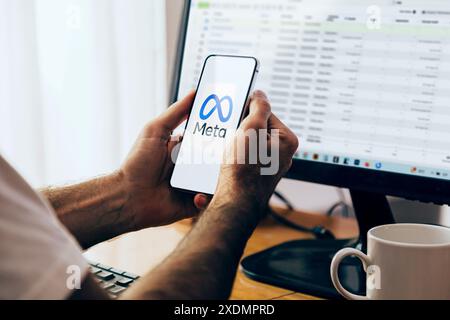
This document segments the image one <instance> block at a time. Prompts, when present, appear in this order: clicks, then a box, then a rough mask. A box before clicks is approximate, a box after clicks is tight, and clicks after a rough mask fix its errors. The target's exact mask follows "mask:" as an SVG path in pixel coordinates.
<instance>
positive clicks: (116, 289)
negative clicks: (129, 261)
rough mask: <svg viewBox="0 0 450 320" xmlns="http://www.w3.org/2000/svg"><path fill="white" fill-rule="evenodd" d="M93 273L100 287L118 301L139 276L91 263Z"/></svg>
mask: <svg viewBox="0 0 450 320" xmlns="http://www.w3.org/2000/svg"><path fill="white" fill-rule="evenodd" d="M89 264H90V266H91V273H92V274H93V275H94V277H95V279H96V280H97V282H98V283H99V284H100V287H102V288H103V289H105V290H106V292H107V293H108V294H109V296H110V297H111V298H112V299H117V298H118V297H119V296H120V295H121V294H122V293H124V292H125V290H127V289H128V288H129V287H130V286H131V285H132V284H133V283H134V282H135V281H136V280H137V279H139V276H137V275H135V274H132V273H129V272H126V271H123V270H119V269H116V268H113V267H109V266H106V265H104V264H101V263H96V262H92V261H91V262H89Z"/></svg>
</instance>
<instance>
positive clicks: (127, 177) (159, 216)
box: [120, 92, 203, 229]
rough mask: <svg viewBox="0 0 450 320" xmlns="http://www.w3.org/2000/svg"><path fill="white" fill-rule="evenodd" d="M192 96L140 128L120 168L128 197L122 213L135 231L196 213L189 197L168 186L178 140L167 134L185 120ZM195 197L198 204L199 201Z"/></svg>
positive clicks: (192, 93)
mask: <svg viewBox="0 0 450 320" xmlns="http://www.w3.org/2000/svg"><path fill="white" fill-rule="evenodd" d="M194 94H195V93H194V92H191V93H190V94H189V95H188V96H187V97H185V98H184V99H183V100H181V101H179V102H177V103H175V104H174V105H172V106H171V107H170V108H169V109H168V110H167V111H166V112H165V113H164V114H162V115H161V116H159V117H158V118H157V119H155V120H154V121H152V122H150V123H149V124H148V125H147V126H146V127H145V128H144V130H143V131H142V133H141V135H140V136H139V138H138V139H137V141H136V143H135V145H134V147H133V149H132V150H131V152H130V154H129V156H128V158H127V159H126V161H125V163H124V164H123V166H122V167H121V169H120V175H121V177H122V180H123V182H124V184H125V190H126V192H127V194H128V196H127V201H126V202H125V204H124V207H123V213H124V214H125V215H129V216H130V217H132V219H133V220H134V223H135V227H136V229H140V228H144V227H152V226H160V225H166V224H170V223H172V222H175V221H178V220H181V219H183V218H187V217H190V216H192V215H195V214H196V213H197V212H198V210H197V209H196V207H195V206H194V203H193V196H191V195H188V194H183V193H181V192H177V191H175V190H173V189H172V188H171V187H170V185H169V180H170V175H171V174H172V170H173V166H174V164H173V162H172V158H171V154H172V150H173V148H174V147H175V146H176V145H177V144H178V143H179V140H180V139H179V138H176V137H172V136H171V134H172V131H173V130H174V129H175V128H176V127H178V126H179V125H180V124H181V123H182V122H183V121H184V120H185V119H186V118H187V116H188V113H189V111H190V108H191V106H192V102H193V98H194ZM197 198H198V199H197V201H199V203H201V202H202V199H203V198H202V197H197Z"/></svg>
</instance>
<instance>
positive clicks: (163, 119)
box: [154, 91, 195, 131]
mask: <svg viewBox="0 0 450 320" xmlns="http://www.w3.org/2000/svg"><path fill="white" fill-rule="evenodd" d="M194 97H195V91H191V92H189V94H188V95H187V96H185V97H184V98H183V99H181V100H180V101H177V102H175V103H174V104H173V105H171V106H170V107H169V109H167V111H166V112H164V113H163V114H162V115H160V116H159V117H158V118H157V119H156V120H155V122H154V124H155V125H158V126H160V127H161V128H164V129H165V130H166V131H172V130H174V129H176V128H177V127H178V126H179V125H180V124H181V123H182V122H183V121H184V120H186V118H187V116H188V114H189V111H190V110H191V107H192V103H193V102H194Z"/></svg>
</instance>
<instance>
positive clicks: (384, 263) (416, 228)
mask: <svg viewBox="0 0 450 320" xmlns="http://www.w3.org/2000/svg"><path fill="white" fill-rule="evenodd" d="M367 240H368V248H367V255H365V254H364V253H362V252H361V251H359V250H356V249H353V248H345V249H342V250H340V251H339V252H338V253H336V255H335V256H334V258H333V261H332V262H331V268H330V269H331V270H330V271H331V280H332V281H333V284H334V286H335V288H336V290H337V291H338V292H339V293H340V294H341V295H342V296H344V297H345V298H347V299H350V300H369V299H370V300H391V299H401V300H407V299H412V300H416V299H417V300H419V299H426V300H429V299H436V300H437V299H439V300H441V299H446V300H450V229H449V228H445V227H439V226H432V225H423V224H392V225H384V226H379V227H375V228H373V229H371V230H370V231H369V232H368V234H367ZM347 256H356V257H358V258H359V259H360V260H361V261H362V263H363V266H364V270H365V271H366V273H367V290H366V294H367V295H366V296H360V295H356V294H353V293H350V292H349V291H347V290H346V289H345V288H344V287H343V286H342V285H341V283H340V281H339V276H338V268H339V264H340V263H341V261H342V260H343V259H344V258H345V257H347Z"/></svg>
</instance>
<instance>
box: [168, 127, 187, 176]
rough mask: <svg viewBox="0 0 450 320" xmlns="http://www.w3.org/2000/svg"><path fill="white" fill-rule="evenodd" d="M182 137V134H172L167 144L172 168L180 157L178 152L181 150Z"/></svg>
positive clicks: (170, 167)
mask: <svg viewBox="0 0 450 320" xmlns="http://www.w3.org/2000/svg"><path fill="white" fill-rule="evenodd" d="M182 138H183V136H182V135H174V136H171V137H170V140H169V143H168V144H167V154H168V155H169V157H170V166H169V169H170V170H172V168H173V167H174V166H175V162H176V160H177V158H178V152H179V151H180V148H179V146H180V142H181V140H182Z"/></svg>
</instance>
